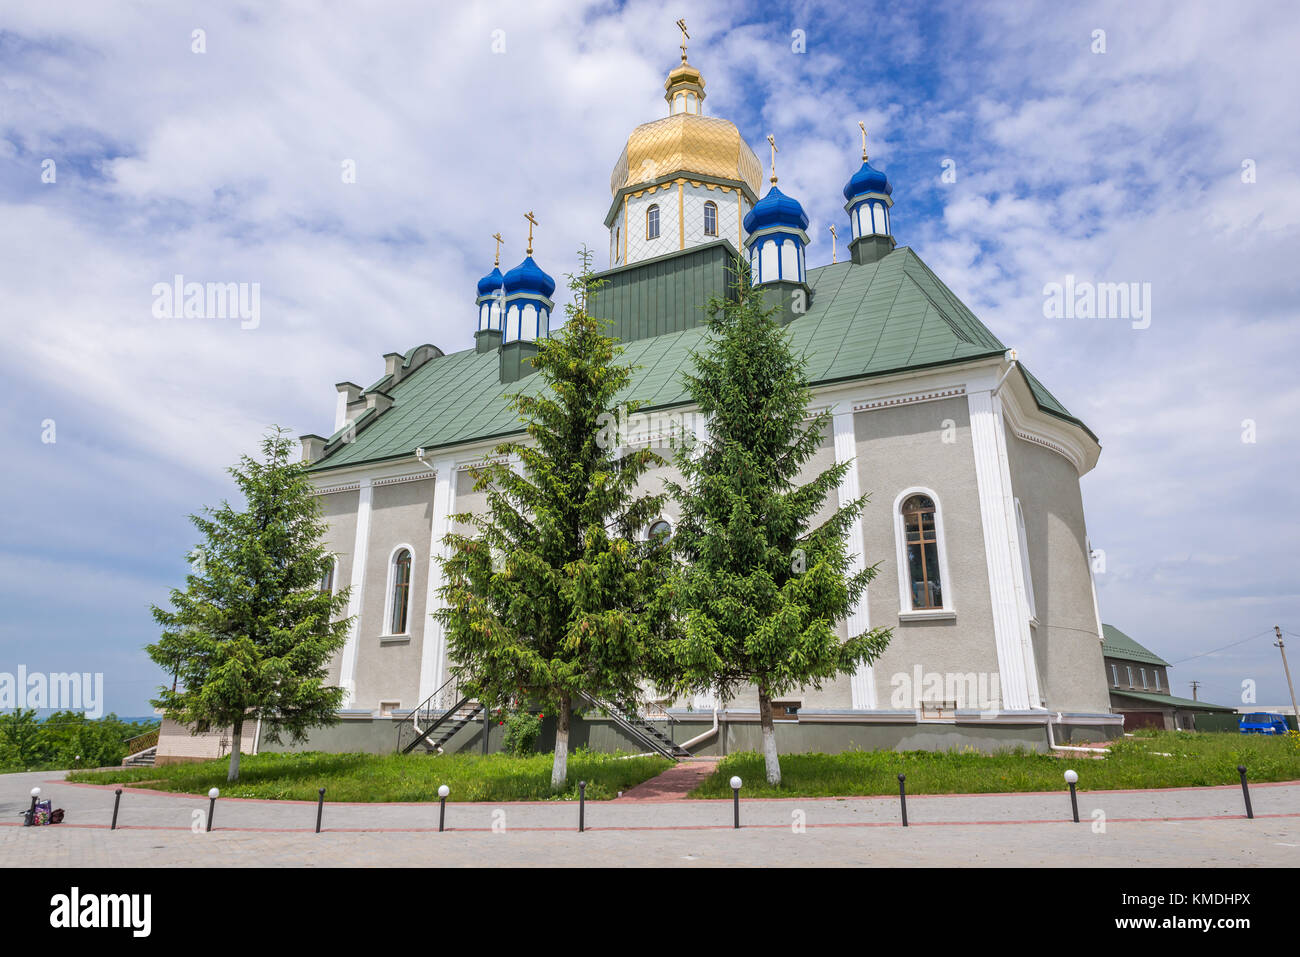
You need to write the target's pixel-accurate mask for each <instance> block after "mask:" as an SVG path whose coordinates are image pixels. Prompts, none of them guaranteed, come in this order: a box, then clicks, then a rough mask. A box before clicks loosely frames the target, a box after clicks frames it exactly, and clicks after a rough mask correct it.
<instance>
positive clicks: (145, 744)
mask: <svg viewBox="0 0 1300 957" xmlns="http://www.w3.org/2000/svg"><path fill="white" fill-rule="evenodd" d="M161 730H162V725H159V726H158V727H156V728H154V729H153V730H152V731H146V732H145V733H144V734H137V735H136V736H135V737H134V738H127V739H126V741H125V742H123V743H124V745H125V746H126V753H127V755H128V756H130V755H133V754H139V753H140V752H141V751H148V750H149V749H150V748H152V747H154V746H155V745H157V744H158V732H159V731H161Z"/></svg>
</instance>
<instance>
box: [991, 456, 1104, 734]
mask: <svg viewBox="0 0 1300 957" xmlns="http://www.w3.org/2000/svg"><path fill="white" fill-rule="evenodd" d="M1007 459H1008V465H1009V467H1010V470H1011V487H1012V492H1013V494H1014V495H1015V496H1016V498H1018V499H1019V500H1020V508H1021V511H1022V512H1023V514H1024V519H1025V540H1026V543H1027V545H1028V551H1029V567H1030V574H1031V577H1032V579H1033V585H1034V601H1035V604H1036V606H1037V612H1038V625H1037V627H1035V628H1032V629H1031V633H1032V635H1033V640H1034V660H1035V663H1036V665H1037V667H1038V676H1039V682H1040V689H1041V691H1042V693H1043V695H1044V697H1046V699H1047V703H1048V707H1049V708H1052V709H1054V710H1066V711H1083V712H1097V713H1101V712H1105V711H1108V710H1109V708H1110V695H1109V693H1108V691H1107V685H1108V683H1109V679H1108V678H1107V675H1106V667H1105V664H1104V662H1103V660H1102V654H1101V642H1100V641H1099V640H1098V638H1097V617H1096V613H1095V611H1094V606H1093V594H1092V579H1091V577H1090V572H1089V567H1088V565H1089V558H1088V546H1087V539H1088V533H1087V528H1086V526H1085V523H1084V518H1083V498H1082V495H1081V493H1080V491H1079V475H1078V473H1077V472H1076V471H1075V469H1074V466H1073V465H1072V464H1070V462H1069V461H1068V460H1066V459H1065V458H1064V457H1063V456H1061V455H1058V454H1057V453H1056V452H1053V451H1052V450H1051V449H1047V448H1044V447H1042V446H1040V445H1036V444H1034V443H1030V442H1026V441H1024V440H1023V439H1020V438H1017V437H1016V436H1015V435H1014V434H1010V435H1008V436H1007Z"/></svg>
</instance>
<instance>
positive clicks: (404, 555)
mask: <svg viewBox="0 0 1300 957" xmlns="http://www.w3.org/2000/svg"><path fill="white" fill-rule="evenodd" d="M388 577H389V581H390V582H391V585H390V586H389V589H388V593H389V611H388V633H389V634H390V635H404V634H406V616H407V612H408V610H409V608H410V604H411V551H410V549H408V548H399V549H398V550H397V551H396V552H394V553H393V563H392V568H391V569H390V571H389V576H388Z"/></svg>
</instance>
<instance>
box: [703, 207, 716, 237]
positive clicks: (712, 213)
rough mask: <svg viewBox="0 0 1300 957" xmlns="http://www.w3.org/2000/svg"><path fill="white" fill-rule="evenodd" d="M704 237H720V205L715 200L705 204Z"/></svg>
mask: <svg viewBox="0 0 1300 957" xmlns="http://www.w3.org/2000/svg"><path fill="white" fill-rule="evenodd" d="M704 235H706V236H716V235H718V204H717V203H715V202H713V200H709V201H708V202H707V203H705V204H704Z"/></svg>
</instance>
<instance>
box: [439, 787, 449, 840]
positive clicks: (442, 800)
mask: <svg viewBox="0 0 1300 957" xmlns="http://www.w3.org/2000/svg"><path fill="white" fill-rule="evenodd" d="M450 793H451V788H449V787H447V785H445V784H443V785H441V786H440V787H439V788H438V833H439V834H441V833H442V832H443V830H444V829H445V828H446V825H447V795H448V794H450Z"/></svg>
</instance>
